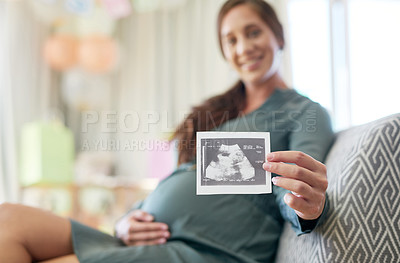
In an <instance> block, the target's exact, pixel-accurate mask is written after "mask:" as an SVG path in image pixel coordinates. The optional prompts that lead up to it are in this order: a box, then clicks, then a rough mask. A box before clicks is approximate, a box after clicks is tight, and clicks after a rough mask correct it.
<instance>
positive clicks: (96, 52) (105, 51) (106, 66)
mask: <svg viewBox="0 0 400 263" xmlns="http://www.w3.org/2000/svg"><path fill="white" fill-rule="evenodd" d="M117 53H118V52H117V44H116V43H115V41H114V40H113V39H112V38H110V37H107V36H101V35H93V36H88V37H85V38H82V40H81V44H80V47H79V62H80V65H81V66H82V67H83V68H84V69H86V70H87V71H90V72H93V73H105V72H108V71H110V70H111V69H112V68H113V67H114V66H115V64H116V62H117Z"/></svg>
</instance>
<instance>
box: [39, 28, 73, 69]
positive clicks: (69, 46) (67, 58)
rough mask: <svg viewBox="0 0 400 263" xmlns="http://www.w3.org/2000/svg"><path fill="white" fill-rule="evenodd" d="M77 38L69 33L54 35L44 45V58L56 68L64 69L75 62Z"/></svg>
mask: <svg viewBox="0 0 400 263" xmlns="http://www.w3.org/2000/svg"><path fill="white" fill-rule="evenodd" d="M77 47H78V40H77V39H76V38H75V37H73V36H69V35H55V36H52V37H50V38H48V39H47V41H46V43H45V45H44V58H45V60H46V62H47V63H48V64H49V65H50V66H51V67H52V68H54V69H56V70H60V71H63V70H66V69H69V68H71V67H73V66H74V65H75V64H76V63H77V55H76V54H77Z"/></svg>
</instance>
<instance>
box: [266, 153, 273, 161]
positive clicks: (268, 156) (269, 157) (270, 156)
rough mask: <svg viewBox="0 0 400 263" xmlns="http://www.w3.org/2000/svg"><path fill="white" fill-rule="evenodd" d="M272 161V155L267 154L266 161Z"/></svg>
mask: <svg viewBox="0 0 400 263" xmlns="http://www.w3.org/2000/svg"><path fill="white" fill-rule="evenodd" d="M273 159H274V154H273V153H269V154H267V160H268V161H272V160H273Z"/></svg>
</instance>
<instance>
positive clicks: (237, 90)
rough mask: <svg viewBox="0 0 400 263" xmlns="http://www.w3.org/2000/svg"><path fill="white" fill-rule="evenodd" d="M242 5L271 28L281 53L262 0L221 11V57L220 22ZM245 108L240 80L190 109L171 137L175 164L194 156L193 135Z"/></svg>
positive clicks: (279, 32)
mask: <svg viewBox="0 0 400 263" xmlns="http://www.w3.org/2000/svg"><path fill="white" fill-rule="evenodd" d="M242 4H247V5H249V7H250V8H252V9H253V10H254V11H255V12H256V13H257V14H258V15H259V16H260V18H261V19H262V20H263V21H264V22H265V23H266V24H267V25H268V26H269V27H270V28H271V30H272V32H273V33H274V35H275V37H276V38H277V39H278V42H279V43H280V48H281V49H283V46H284V43H285V41H284V34H283V28H282V25H281V23H280V22H279V20H278V17H277V15H276V13H275V11H274V9H273V8H272V7H271V6H270V5H269V4H268V3H266V2H265V1H263V0H228V1H227V2H225V4H224V5H223V6H222V7H221V9H220V11H219V14H218V20H217V30H218V31H217V33H218V39H219V44H220V48H221V52H222V55H224V52H223V48H222V41H221V34H220V32H221V24H222V20H223V18H224V17H225V15H226V14H227V13H228V12H229V11H230V10H231V9H232V8H234V7H236V6H238V5H242ZM245 106H246V92H245V87H244V84H243V82H241V81H240V80H239V81H238V82H237V83H235V84H234V85H233V86H232V87H231V88H230V89H229V90H228V91H226V92H225V93H223V94H221V95H218V96H215V97H212V98H210V99H208V100H206V101H205V102H203V103H202V104H201V105H199V106H195V107H193V108H192V111H191V113H190V114H189V115H188V116H187V117H186V118H185V119H184V121H183V122H182V123H181V124H180V125H179V126H178V127H177V129H176V130H175V133H174V135H173V137H172V138H173V139H176V140H177V141H178V152H179V154H178V164H182V163H186V162H190V161H192V160H193V159H194V157H195V156H196V132H198V131H209V130H212V129H214V128H216V127H218V126H220V125H221V124H223V123H225V122H226V121H228V120H231V119H235V118H237V117H238V116H239V114H240V113H241V112H242V111H243V110H244V108H245Z"/></svg>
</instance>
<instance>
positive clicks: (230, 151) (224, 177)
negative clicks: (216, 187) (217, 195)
mask: <svg viewBox="0 0 400 263" xmlns="http://www.w3.org/2000/svg"><path fill="white" fill-rule="evenodd" d="M205 177H207V178H209V179H212V180H215V181H242V180H249V179H251V178H254V177H255V169H254V167H253V166H252V165H251V163H250V161H249V159H247V157H246V155H245V154H244V153H243V151H242V149H240V147H239V145H237V144H234V145H224V144H222V145H221V146H220V147H219V149H218V151H217V156H216V160H212V161H211V162H210V164H209V165H208V166H207V168H206V176H205Z"/></svg>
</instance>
